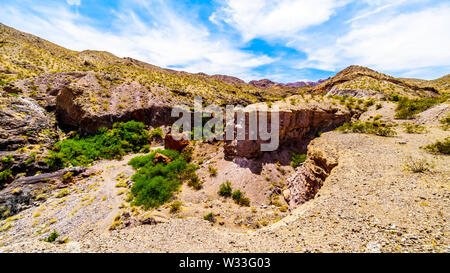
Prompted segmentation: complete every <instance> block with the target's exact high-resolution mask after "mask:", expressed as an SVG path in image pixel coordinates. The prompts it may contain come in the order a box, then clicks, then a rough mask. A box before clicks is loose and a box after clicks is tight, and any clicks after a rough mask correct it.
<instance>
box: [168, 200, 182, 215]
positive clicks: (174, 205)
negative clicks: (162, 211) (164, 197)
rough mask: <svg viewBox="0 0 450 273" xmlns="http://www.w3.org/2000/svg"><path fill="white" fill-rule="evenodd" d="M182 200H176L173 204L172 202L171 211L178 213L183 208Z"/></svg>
mask: <svg viewBox="0 0 450 273" xmlns="http://www.w3.org/2000/svg"><path fill="white" fill-rule="evenodd" d="M181 205H182V204H181V202H180V201H178V200H177V201H174V202H173V203H172V204H170V213H177V212H179V211H180V210H181Z"/></svg>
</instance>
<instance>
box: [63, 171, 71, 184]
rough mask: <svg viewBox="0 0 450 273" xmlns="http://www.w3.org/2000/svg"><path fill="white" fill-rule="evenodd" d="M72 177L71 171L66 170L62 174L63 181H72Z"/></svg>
mask: <svg viewBox="0 0 450 273" xmlns="http://www.w3.org/2000/svg"><path fill="white" fill-rule="evenodd" d="M72 178H73V172H66V173H65V174H64V175H63V180H64V181H65V182H70V181H72Z"/></svg>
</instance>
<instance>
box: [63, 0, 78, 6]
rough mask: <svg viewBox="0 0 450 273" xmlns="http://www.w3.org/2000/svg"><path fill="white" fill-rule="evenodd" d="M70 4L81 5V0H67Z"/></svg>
mask: <svg viewBox="0 0 450 273" xmlns="http://www.w3.org/2000/svg"><path fill="white" fill-rule="evenodd" d="M66 2H67V4H68V5H71V6H80V5H81V0H66Z"/></svg>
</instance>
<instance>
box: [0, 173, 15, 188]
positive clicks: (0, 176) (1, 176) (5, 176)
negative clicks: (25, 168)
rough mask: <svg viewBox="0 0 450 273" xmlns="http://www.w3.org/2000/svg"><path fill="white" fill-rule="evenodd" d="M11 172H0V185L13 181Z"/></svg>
mask: <svg viewBox="0 0 450 273" xmlns="http://www.w3.org/2000/svg"><path fill="white" fill-rule="evenodd" d="M13 178H14V177H13V176H12V172H11V170H4V171H2V172H0V185H1V184H3V183H8V182H10V181H11V180H13Z"/></svg>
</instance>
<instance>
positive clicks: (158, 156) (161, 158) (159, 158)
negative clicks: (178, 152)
mask: <svg viewBox="0 0 450 273" xmlns="http://www.w3.org/2000/svg"><path fill="white" fill-rule="evenodd" d="M171 161H172V159H170V157H168V156H165V155H163V154H160V153H157V154H155V156H154V158H153V164H158V163H164V164H167V163H169V162H171Z"/></svg>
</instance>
